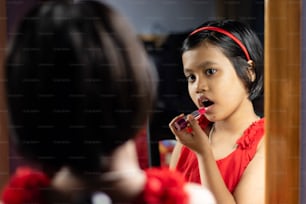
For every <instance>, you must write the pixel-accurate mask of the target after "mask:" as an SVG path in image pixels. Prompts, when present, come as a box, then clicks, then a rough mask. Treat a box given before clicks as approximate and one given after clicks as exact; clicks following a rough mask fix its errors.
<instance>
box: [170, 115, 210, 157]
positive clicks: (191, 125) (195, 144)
mask: <svg viewBox="0 0 306 204" xmlns="http://www.w3.org/2000/svg"><path fill="white" fill-rule="evenodd" d="M182 117H184V115H183V114H181V115H179V116H177V117H175V118H174V119H173V120H172V121H171V122H170V123H169V127H170V129H171V131H172V133H173V134H174V135H175V137H176V140H178V141H179V142H180V143H181V144H183V145H185V146H187V147H188V148H189V149H191V150H193V151H194V152H196V153H198V154H202V153H203V151H204V150H205V149H207V148H208V147H209V141H208V136H207V134H206V133H205V132H204V131H203V130H202V128H201V127H200V125H199V124H198V121H197V120H196V119H195V118H194V117H193V116H192V115H187V120H186V121H187V124H188V125H187V127H186V128H184V129H182V130H177V129H176V128H175V126H174V123H175V121H177V120H179V119H180V118H182Z"/></svg>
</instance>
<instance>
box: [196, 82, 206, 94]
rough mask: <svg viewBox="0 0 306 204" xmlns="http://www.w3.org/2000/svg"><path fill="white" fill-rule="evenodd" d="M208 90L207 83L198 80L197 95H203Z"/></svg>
mask: <svg viewBox="0 0 306 204" xmlns="http://www.w3.org/2000/svg"><path fill="white" fill-rule="evenodd" d="M207 90H208V86H207V81H206V80H205V79H200V78H198V80H197V83H196V91H197V93H201V92H204V91H207Z"/></svg>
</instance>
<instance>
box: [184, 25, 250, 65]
mask: <svg viewBox="0 0 306 204" xmlns="http://www.w3.org/2000/svg"><path fill="white" fill-rule="evenodd" d="M202 30H210V31H216V32H218V33H222V34H224V35H226V36H228V37H229V38H231V39H232V40H233V41H235V43H237V44H238V45H239V47H240V48H241V49H242V51H243V52H244V54H245V56H246V59H247V60H248V61H249V60H251V58H250V55H249V52H248V50H247V49H246V47H245V46H244V45H243V44H242V42H241V41H240V40H239V39H238V38H237V37H236V36H234V35H233V34H232V33H230V32H228V31H227V30H224V29H222V28H219V27H214V26H206V27H201V28H198V29H196V30H194V31H192V32H191V33H190V34H189V36H191V35H193V34H195V33H197V32H200V31H202Z"/></svg>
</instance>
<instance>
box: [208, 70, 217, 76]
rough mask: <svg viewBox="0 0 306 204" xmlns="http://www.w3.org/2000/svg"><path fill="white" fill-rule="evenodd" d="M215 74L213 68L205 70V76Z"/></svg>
mask: <svg viewBox="0 0 306 204" xmlns="http://www.w3.org/2000/svg"><path fill="white" fill-rule="evenodd" d="M216 72H217V70H216V69H213V68H209V69H206V70H205V74H206V75H207V76H210V75H213V74H215V73H216Z"/></svg>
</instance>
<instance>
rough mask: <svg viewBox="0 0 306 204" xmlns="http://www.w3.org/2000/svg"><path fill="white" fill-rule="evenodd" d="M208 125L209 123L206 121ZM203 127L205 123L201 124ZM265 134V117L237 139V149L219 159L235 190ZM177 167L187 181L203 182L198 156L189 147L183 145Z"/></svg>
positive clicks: (224, 177) (226, 180) (225, 180)
mask: <svg viewBox="0 0 306 204" xmlns="http://www.w3.org/2000/svg"><path fill="white" fill-rule="evenodd" d="M206 125H207V123H206ZM201 127H202V128H203V125H201ZM263 135H264V119H260V120H258V121H256V122H254V123H253V124H252V125H250V126H249V128H247V129H246V130H245V131H244V133H243V135H242V136H241V137H240V138H239V139H238V140H237V142H236V144H237V147H236V149H235V150H234V151H233V152H232V153H230V154H229V155H227V156H226V157H224V158H223V159H219V160H217V161H216V162H217V165H218V168H219V170H220V173H221V175H222V177H223V180H224V182H225V185H226V186H227V188H228V190H229V191H230V192H233V191H234V190H235V188H236V186H237V184H238V182H239V180H240V178H241V176H242V174H243V172H244V170H245V169H246V167H247V166H248V164H249V162H250V161H251V160H252V159H253V157H254V155H255V153H256V150H257V145H258V143H259V141H260V140H261V138H262V137H263ZM176 169H177V170H178V171H180V172H182V173H183V174H184V175H185V178H186V180H187V181H191V182H196V183H201V179H200V172H199V166H198V161H197V157H196V155H195V153H194V152H192V151H191V150H190V149H188V148H187V147H185V146H183V148H182V151H181V154H180V157H179V160H178V163H177V165H176Z"/></svg>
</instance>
